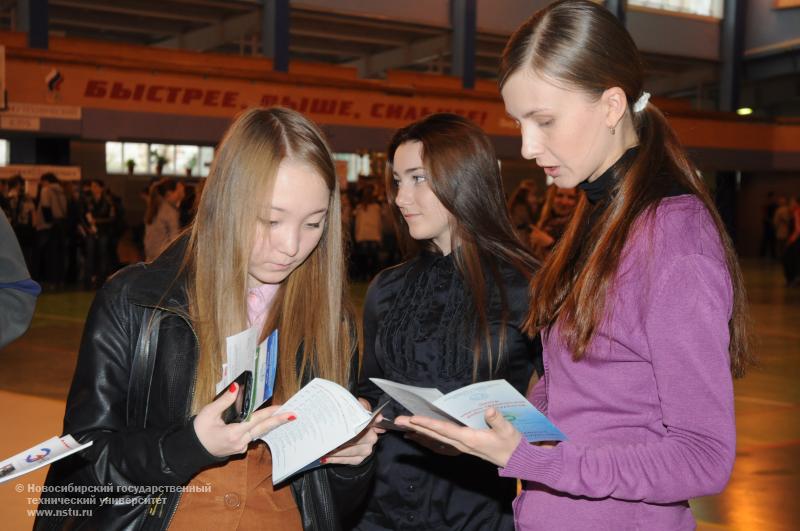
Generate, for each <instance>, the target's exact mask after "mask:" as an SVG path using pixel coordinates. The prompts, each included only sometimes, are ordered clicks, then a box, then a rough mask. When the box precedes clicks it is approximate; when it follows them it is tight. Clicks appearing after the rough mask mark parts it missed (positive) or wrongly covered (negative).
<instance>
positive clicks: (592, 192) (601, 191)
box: [578, 146, 639, 205]
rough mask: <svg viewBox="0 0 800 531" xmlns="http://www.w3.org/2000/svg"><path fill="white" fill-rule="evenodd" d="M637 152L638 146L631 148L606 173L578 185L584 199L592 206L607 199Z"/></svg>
mask: <svg viewBox="0 0 800 531" xmlns="http://www.w3.org/2000/svg"><path fill="white" fill-rule="evenodd" d="M638 151H639V146H633V147H632V148H628V150H627V151H626V152H625V153H623V154H622V156H621V157H620V158H619V159H618V160H617V162H615V163H614V164H612V165H611V167H609V168H608V169H607V170H606V171H604V172H603V173H602V175H600V177H598V178H597V179H595V180H594V181H592V182H589V181H588V180H586V181H583V182H582V183H580V184H579V185H578V188H580V189H581V190H583V191H584V192H585V193H586V198H587V199H588V200H589V202H590V203H591V204H593V205H595V204H597V203H599V202H600V201H601V200H603V199H605V198H607V197H608V196H609V194H610V193H611V189H612V188H613V187H614V183H615V182H616V181H617V179H618V178H619V175H620V174H621V173H622V172H623V171H624V170H625V168H627V167H628V165H629V164H630V163H631V161H632V160H633V159H634V157H636V153H637V152H638Z"/></svg>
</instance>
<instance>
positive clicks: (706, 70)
mask: <svg viewBox="0 0 800 531" xmlns="http://www.w3.org/2000/svg"><path fill="white" fill-rule="evenodd" d="M48 6H49V24H50V32H51V34H53V35H63V36H69V37H84V38H91V39H98V40H108V41H115V42H126V43H134V44H142V45H149V46H164V47H173V48H186V49H191V50H198V51H209V52H217V53H230V54H240V55H257V54H260V53H261V49H260V42H261V38H260V30H261V14H260V6H261V0H159V1H153V0H48ZM16 10H17V1H16V0H0V27H2V28H5V29H12V30H13V29H15V21H16ZM290 16H291V22H290V37H289V43H290V44H289V47H290V60H291V59H299V60H304V61H314V62H323V63H329V64H338V65H348V66H355V67H357V68H358V69H359V72H360V74H361V75H362V76H363V77H378V78H379V77H382V76H384V75H385V72H386V70H387V69H405V70H414V71H422V72H430V73H442V74H449V73H450V61H451V54H450V38H451V31H450V29H449V28H447V27H436V26H428V25H422V24H417V23H411V22H403V21H397V20H390V19H387V18H379V17H367V16H353V15H350V14H348V15H344V14H340V13H336V12H332V11H322V10H310V9H300V8H297V7H291V8H290ZM507 37H508V35H500V34H490V33H480V32H479V33H478V35H477V43H476V60H475V68H476V76H477V77H479V78H485V79H493V78H495V76H496V72H497V67H498V65H499V62H500V55H501V53H502V50H503V46H504V44H505V41H506V39H507ZM645 60H646V64H647V68H648V79H647V88H648V90H650V91H651V92H652V93H654V94H655V95H659V96H667V97H678V98H686V99H690V100H692V103H693V105H694V106H695V107H697V108H703V109H713V108H714V106H715V103H714V102H715V100H716V92H717V83H718V76H719V65H718V64H717V63H716V62H713V61H703V60H698V59H693V58H684V57H675V56H663V55H655V54H645ZM745 90H747V89H746V88H745ZM786 97H787V98H790V99H793V100H796V99H797V95H796V94H794V93H792V91H789V93H787V94H786ZM776 104H777V105H778V106H779V107H780V105H781V104H782V103H781V102H777V103H776Z"/></svg>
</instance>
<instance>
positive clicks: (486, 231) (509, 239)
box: [386, 113, 538, 378]
mask: <svg viewBox="0 0 800 531" xmlns="http://www.w3.org/2000/svg"><path fill="white" fill-rule="evenodd" d="M407 142H420V143H421V144H422V161H423V164H424V166H425V170H426V176H427V178H428V183H429V184H430V187H431V190H433V193H434V194H435V195H436V197H437V198H438V199H439V201H440V202H441V203H442V205H443V206H444V207H445V208H446V209H447V211H448V212H449V213H450V214H451V216H452V219H453V226H452V227H451V231H452V237H453V240H452V241H453V242H454V249H453V258H454V260H455V264H456V267H457V269H458V271H459V273H460V274H461V275H462V277H463V278H464V281H465V283H466V285H467V287H468V288H469V290H470V294H471V296H472V302H473V306H474V309H475V318H476V320H477V325H478V330H479V331H480V333H479V334H476V338H475V343H474V345H473V350H474V352H475V359H474V365H473V378H474V377H476V376H477V371H478V362H479V360H480V352H481V345H482V344H484V345H485V346H486V349H487V352H488V353H489V360H488V361H489V370H490V372H491V371H492V370H493V367H495V364H494V362H495V361H497V360H496V359H495V356H494V354H493V353H492V347H491V341H490V335H489V325H488V319H487V315H486V308H487V305H488V301H487V285H486V279H487V278H489V275H491V278H492V279H493V280H494V283H495V285H496V286H497V287H498V289H499V292H500V298H501V306H502V315H501V323H502V325H501V327H500V329H501V335H500V342H499V353H501V352H502V351H503V345H504V344H505V336H504V334H503V332H502V330H504V329H505V324H506V323H507V320H508V315H507V314H508V311H507V309H508V305H507V299H506V293H505V289H504V281H503V279H502V276H501V272H500V269H499V267H498V266H499V262H503V263H506V264H508V265H510V266H511V267H513V268H515V269H516V270H518V271H519V272H521V273H522V274H523V275H524V276H525V277H526V278H530V277H531V275H532V274H533V272H534V271H535V270H536V269H537V268H538V263H537V262H536V260H535V259H534V258H533V257H532V256H531V254H530V253H529V252H528V250H527V249H526V248H525V247H524V246H523V245H522V243H521V242H520V241H519V240H518V239H517V237H516V235H515V233H514V229H513V228H512V226H511V219H510V217H509V215H508V210H507V209H506V204H505V194H504V192H503V183H502V179H501V177H500V168H499V166H498V163H497V157H496V155H495V151H494V147H493V146H492V143H491V141H490V140H489V137H487V136H486V134H485V133H484V132H483V131H482V130H481V129H480V128H479V127H478V126H477V125H475V124H474V123H472V122H470V121H469V120H467V119H465V118H462V117H461V116H458V115H455V114H447V113H440V114H432V115H430V116H427V117H426V118H423V119H422V120H419V121H417V122H414V123H412V124H410V125H408V126H406V127H404V128H402V129H400V130H398V131H397V132H396V133H395V135H394V137H393V138H392V141H391V142H390V144H389V149H388V152H387V156H388V162H389V171H387V175H386V179H387V182H386V196H387V200H388V201H389V202H390V203H392V204H394V201H395V198H396V196H397V190H396V187H395V184H394V179H393V178H392V166H393V165H394V155H395V152H396V151H397V148H399V147H400V146H401V145H402V144H405V143H407ZM392 214H393V217H394V221H395V227H396V228H397V232H398V238H399V240H400V242H401V246H402V248H403V250H404V252H405V254H406V255H407V256H408V255H414V254H417V253H418V252H419V251H420V250H421V249H422V248H425V249H427V250H429V251H431V252H438V250H437V248H436V245H435V244H434V243H433V242H432V241H430V240H427V241H424V242H417V241H415V240H414V239H413V238H411V235H410V234H409V232H408V226H407V225H406V222H405V220H404V219H403V216H402V215H401V213H400V210H399V209H398V208H393V209H392ZM456 244H457V245H458V246H457V247H456V246H455V245H456ZM499 353H498V355H499Z"/></svg>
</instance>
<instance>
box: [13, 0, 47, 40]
mask: <svg viewBox="0 0 800 531" xmlns="http://www.w3.org/2000/svg"><path fill="white" fill-rule="evenodd" d="M48 26H49V22H48V13H47V0H19V2H17V30H18V31H24V32H26V33H27V34H28V47H29V48H39V49H42V50H46V49H47V47H48V45H49V43H48V38H47V32H48Z"/></svg>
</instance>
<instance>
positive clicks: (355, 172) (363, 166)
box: [333, 153, 370, 183]
mask: <svg viewBox="0 0 800 531" xmlns="http://www.w3.org/2000/svg"><path fill="white" fill-rule="evenodd" d="M333 160H341V161H344V162H346V163H347V182H349V183H354V182H357V181H358V176H359V175H369V171H370V170H369V164H370V159H369V155H367V154H364V155H360V154H357V153H334V154H333Z"/></svg>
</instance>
